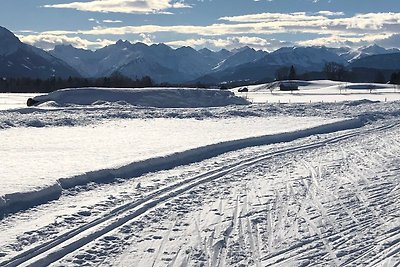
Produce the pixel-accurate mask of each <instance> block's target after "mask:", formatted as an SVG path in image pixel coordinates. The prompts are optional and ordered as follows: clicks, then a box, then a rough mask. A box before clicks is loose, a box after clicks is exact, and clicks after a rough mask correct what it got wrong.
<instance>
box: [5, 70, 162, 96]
mask: <svg viewBox="0 0 400 267" xmlns="http://www.w3.org/2000/svg"><path fill="white" fill-rule="evenodd" d="M154 85H155V84H154V82H153V81H152V79H151V78H150V77H149V76H144V77H143V78H140V79H131V78H129V77H126V76H123V75H121V74H120V73H114V74H112V75H111V76H110V77H102V78H81V77H69V78H67V79H63V78H59V77H58V78H56V77H51V78H48V79H32V78H0V93H49V92H52V91H55V90H58V89H63V88H80V87H106V88H143V87H152V86H154Z"/></svg>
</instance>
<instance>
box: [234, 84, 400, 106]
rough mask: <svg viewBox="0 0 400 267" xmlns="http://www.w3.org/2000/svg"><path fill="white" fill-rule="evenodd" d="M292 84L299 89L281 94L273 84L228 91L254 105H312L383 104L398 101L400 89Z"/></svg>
mask: <svg viewBox="0 0 400 267" xmlns="http://www.w3.org/2000/svg"><path fill="white" fill-rule="evenodd" d="M284 82H285V81H284ZM287 82H292V81H287ZM293 82H294V83H295V84H297V85H298V87H299V90H296V91H280V90H279V84H280V82H273V83H266V84H259V85H251V86H241V87H238V88H234V89H232V90H231V91H233V92H235V94H237V95H238V96H242V97H245V98H247V99H248V100H249V101H251V102H253V103H311V102H341V101H357V100H370V101H382V102H386V101H398V100H400V87H399V86H397V85H393V84H377V83H348V82H335V81H329V80H321V81H293ZM243 88H247V89H248V92H243V93H240V92H239V90H241V89H243Z"/></svg>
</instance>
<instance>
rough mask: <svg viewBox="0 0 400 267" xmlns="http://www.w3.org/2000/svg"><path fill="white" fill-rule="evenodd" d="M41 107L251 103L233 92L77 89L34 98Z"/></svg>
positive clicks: (169, 89)
mask: <svg viewBox="0 0 400 267" xmlns="http://www.w3.org/2000/svg"><path fill="white" fill-rule="evenodd" d="M33 99H34V100H35V101H38V102H39V103H44V102H49V101H52V102H55V104H56V105H58V106H65V105H71V104H75V105H92V104H97V105H98V104H103V103H104V102H118V103H121V104H124V103H126V104H131V105H136V106H145V107H159V108H185V107H215V106H226V105H232V104H237V105H245V104H248V102H247V101H246V100H245V99H243V98H241V97H236V96H235V95H234V94H232V93H231V92H229V91H221V90H211V89H191V88H165V89H162V88H143V89H116V88H111V89H110V88H75V89H62V90H57V91H54V92H51V93H49V94H46V95H40V96H36V97H34V98H33Z"/></svg>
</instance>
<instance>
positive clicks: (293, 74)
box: [288, 65, 297, 80]
mask: <svg viewBox="0 0 400 267" xmlns="http://www.w3.org/2000/svg"><path fill="white" fill-rule="evenodd" d="M296 78H297V75H296V70H295V68H294V66H293V65H292V66H291V67H290V71H289V75H288V80H296Z"/></svg>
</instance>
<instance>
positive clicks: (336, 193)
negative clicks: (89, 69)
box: [0, 81, 400, 266]
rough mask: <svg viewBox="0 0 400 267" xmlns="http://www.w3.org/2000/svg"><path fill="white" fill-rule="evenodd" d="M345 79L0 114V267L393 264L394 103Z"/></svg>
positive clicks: (396, 236) (399, 255)
mask: <svg viewBox="0 0 400 267" xmlns="http://www.w3.org/2000/svg"><path fill="white" fill-rule="evenodd" d="M307 83H308V85H306V82H304V84H303V85H301V86H300V89H301V88H302V86H309V90H310V91H313V90H317V91H318V92H320V95H323V94H321V92H322V91H323V90H322V89H318V88H320V86H321V84H323V83H325V84H326V86H325V87H334V86H339V85H340V84H339V83H336V82H328V81H316V82H307ZM266 86H267V85H259V86H258V87H257V86H255V87H249V89H250V93H251V92H254V93H255V94H264V95H269V94H271V92H270V91H269V89H268V88H266ZM312 86H314V89H312ZM347 86H348V88H347V90H349V91H350V90H351V91H352V92H354V95H355V96H357V97H358V98H357V99H356V101H345V102H341V99H340V98H341V97H342V96H341V94H340V92H339V94H338V93H335V94H332V95H331V96H330V97H332V98H331V99H332V101H331V102H329V103H327V101H326V99H327V98H324V103H322V101H312V102H311V103H309V101H308V100H307V101H304V102H303V103H294V101H291V102H290V103H288V102H286V103H285V102H284V101H280V103H277V102H276V103H271V102H273V101H268V104H266V103H265V102H266V101H265V102H263V101H261V102H262V103H258V104H252V105H227V106H225V105H223V106H218V107H201V106H198V105H195V104H193V105H192V106H191V107H186V108H185V107H179V108H155V105H152V103H151V101H148V102H147V104H146V105H147V106H137V105H135V104H134V103H128V102H127V101H124V100H122V101H120V100H118V101H117V102H114V101H110V100H111V99H110V98H108V99H107V100H104V99H103V100H100V99H96V100H94V99H93V100H94V102H91V101H89V102H90V103H88V105H82V104H79V103H77V102H75V103H66V102H65V101H60V100H58V102H57V101H56V99H53V100H51V101H49V102H46V103H43V104H41V105H39V106H38V107H29V108H26V107H25V108H16V109H11V110H0V146H1V149H2V153H1V155H0V162H1V173H0V175H1V177H0V178H1V181H2V187H1V189H0V190H2V191H1V192H2V194H1V195H3V196H2V197H0V210H3V211H4V212H5V214H4V216H5V217H4V218H3V219H2V220H0V232H1V235H0V266H18V265H22V266H85V265H87V266H398V265H399V264H400V227H399V225H400V206H399V203H400V199H399V197H400V191H399V190H400V186H399V184H400V181H399V177H400V169H399V162H400V160H399V156H398V155H400V143H399V141H398V140H399V139H398V136H399V135H400V120H399V116H400V102H398V101H392V100H394V98H393V99H392V98H390V97H389V94H391V93H389V91H387V92H383V91H380V93H379V94H382V95H383V96H385V97H387V101H386V102H385V101H384V100H380V102H377V101H372V100H371V99H369V100H368V99H365V97H364V96H365V95H367V94H370V93H369V92H366V91H365V90H369V89H368V88H367V87H366V85H359V84H347ZM383 87H386V85H383ZM254 88H256V89H257V90H253V89H254ZM338 89H339V90H342V89H343V88H338ZM375 89H376V88H375ZM375 89H371V91H372V92H371V94H373V93H374V92H373V91H374V90H375ZM307 90H308V89H307ZM345 90H346V89H345ZM379 90H381V89H379ZM382 90H390V89H385V88H382ZM393 90H394V89H393ZM300 91H302V90H300ZM300 91H299V92H300ZM303 91H306V89H304V90H303ZM364 91H365V92H364ZM275 92H278V91H274V92H273V93H275ZM357 92H359V94H358V93H357ZM381 92H382V93H381ZM392 93H393V92H392ZM394 93H395V92H394ZM285 94H286V92H285ZM289 94H290V92H289ZM286 95H287V94H286ZM393 95H395V94H393ZM325 96H329V94H328V95H325ZM307 97H308V96H307ZM335 97H336V98H335ZM154 99H155V102H157V101H158V100H157V99H158V98H157V97H155V98H154ZM132 104H133V105H132ZM32 178H34V179H32ZM92 181H95V182H96V183H94V182H92ZM9 189H11V190H9ZM23 192H26V193H23ZM34 204H37V205H36V206H35V207H33V208H32V205H34ZM21 208H27V209H26V210H20V209H21Z"/></svg>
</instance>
